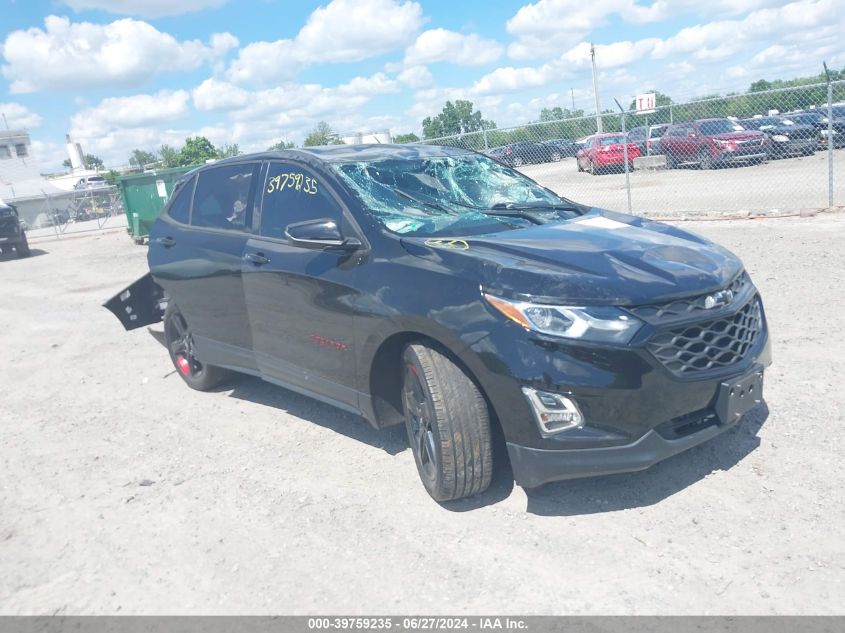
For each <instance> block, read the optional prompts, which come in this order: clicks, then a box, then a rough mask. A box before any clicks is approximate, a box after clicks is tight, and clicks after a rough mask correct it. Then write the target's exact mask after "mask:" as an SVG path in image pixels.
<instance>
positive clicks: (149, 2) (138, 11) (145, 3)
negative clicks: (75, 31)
mask: <svg viewBox="0 0 845 633" xmlns="http://www.w3.org/2000/svg"><path fill="white" fill-rule="evenodd" d="M63 2H64V4H66V5H68V6H69V7H70V8H71V9H73V10H74V11H77V12H79V11H86V10H91V9H96V10H99V11H108V12H109V13H115V14H118V15H138V16H141V17H142V18H159V17H163V16H168V15H181V14H183V13H193V12H194V11H201V10H203V9H209V8H214V7H220V6H223V4H225V2H226V0H63Z"/></svg>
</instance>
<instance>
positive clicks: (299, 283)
mask: <svg viewBox="0 0 845 633" xmlns="http://www.w3.org/2000/svg"><path fill="white" fill-rule="evenodd" d="M258 195H259V197H262V198H263V202H262V204H261V206H260V216H259V217H258V218H257V220H256V222H255V225H256V226H257V227H258V232H259V235H258V236H254V237H251V238H250V239H249V240H248V242H247V244H246V250H245V253H244V260H243V264H242V266H243V268H242V270H243V279H244V290H245V292H246V298H247V305H248V308H249V319H250V324H251V326H252V336H253V346H254V350H255V358H256V362H257V364H258V368H259V370H260V371H261V374H262V375H263V376H264V377H265V378H267V379H269V380H271V381H275V382H279V383H282V384H285V385H287V386H290V387H293V388H295V389H296V388H298V389H304V390H307V391H308V392H311V393H313V394H315V395H318V396H322V397H323V398H324V399H326V400H329V401H331V402H333V403H334V404H340V405H342V406H346V408H349V409H354V410H357V409H358V392H357V391H356V390H355V369H354V368H355V361H354V359H355V335H354V331H353V318H352V317H353V308H354V305H355V299H356V297H357V292H356V291H355V290H354V286H355V284H354V280H355V277H356V275H357V271H358V266H357V260H358V256H357V255H351V256H350V255H348V254H343V253H337V252H331V251H324V250H313V249H308V248H301V247H297V246H292V245H291V244H290V243H289V242H288V240H287V238H286V237H285V228H286V227H287V226H288V225H289V224H293V223H296V222H303V221H306V220H315V219H320V218H329V219H332V220H334V221H335V222H336V223H337V225H338V226H339V227H341V230H343V231H344V234H345V235H347V236H348V235H349V234H350V231H352V232H353V233H354V231H355V229H353V228H352V227H351V225H350V224H349V221H348V219H347V217H346V216H345V215H344V212H343V211H342V207H341V204H340V202H339V201H338V200H337V198H336V197H335V196H334V195H333V194H332V191H331V190H330V188H329V186H328V185H327V184H326V183H325V182H324V180H322V179H321V178H319V177H317V176H316V175H315V174H314V173H313V172H312V171H311V170H309V169H308V168H306V167H304V166H302V165H299V164H297V163H293V162H271V163H270V164H269V165H268V169H267V170H266V176H265V177H264V179H263V187H262V189H261V191H259V193H258ZM354 234H355V235H356V236H357V233H354Z"/></svg>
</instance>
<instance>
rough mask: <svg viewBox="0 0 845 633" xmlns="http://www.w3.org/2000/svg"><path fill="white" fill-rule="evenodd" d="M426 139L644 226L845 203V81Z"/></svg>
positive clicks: (809, 208)
mask: <svg viewBox="0 0 845 633" xmlns="http://www.w3.org/2000/svg"><path fill="white" fill-rule="evenodd" d="M617 105H618V102H617ZM421 142H422V143H426V144H438V145H450V146H454V147H461V148H465V149H470V150H474V151H478V152H483V153H485V154H486V155H488V156H490V157H491V158H493V159H495V160H497V161H499V162H501V163H504V164H505V165H508V166H510V167H513V168H515V169H518V170H520V171H522V172H523V173H525V174H526V175H528V176H530V177H531V178H533V179H534V180H536V181H537V182H539V183H541V184H542V185H545V186H546V187H549V188H550V189H552V190H554V191H555V192H557V193H558V194H560V195H563V196H565V197H567V198H570V199H572V200H575V201H577V202H583V203H585V204H590V205H594V206H600V207H604V208H607V209H613V210H617V211H628V212H631V213H636V214H639V215H646V216H651V217H684V216H692V217H694V216H696V215H699V214H706V215H718V214H724V215H726V216H737V215H753V214H762V213H765V214H782V215H788V214H797V213H802V212H807V211H809V210H815V209H824V208H829V207H835V206H845V81H840V82H830V83H820V84H812V85H805V86H798V87H792V88H784V89H778V90H768V91H760V92H750V93H744V94H735V95H729V96H720V97H713V98H705V99H700V100H696V101H691V102H688V103H673V104H671V105H665V106H660V107H657V108H655V109H654V110H651V111H650V112H647V113H637V112H635V111H633V110H627V111H626V110H624V109H623V108H621V107H620V108H619V109H618V110H617V111H615V112H610V111H608V112H604V113H602V114H601V115H599V116H596V115H590V116H583V117H575V118H568V119H561V120H555V121H542V122H538V123H531V124H528V125H523V126H519V127H514V128H507V129H486V130H480V131H477V132H472V133H467V134H460V135H455V136H448V137H443V138H435V139H427V140H425V141H421Z"/></svg>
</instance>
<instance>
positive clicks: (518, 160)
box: [512, 156, 523, 167]
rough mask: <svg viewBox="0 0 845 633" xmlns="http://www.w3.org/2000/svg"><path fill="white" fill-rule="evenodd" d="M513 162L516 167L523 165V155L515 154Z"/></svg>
mask: <svg viewBox="0 0 845 633" xmlns="http://www.w3.org/2000/svg"><path fill="white" fill-rule="evenodd" d="M512 162H513V166H514V167H522V163H523V160H522V157H520V156H514V158H513V161H512Z"/></svg>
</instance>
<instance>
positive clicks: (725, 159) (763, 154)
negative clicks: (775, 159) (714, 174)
mask: <svg viewBox="0 0 845 633" xmlns="http://www.w3.org/2000/svg"><path fill="white" fill-rule="evenodd" d="M767 156H768V153H767V151H766V149H764V148H762V147H761V149H760V151H757V152H749V153H740V152H722V153H721V154H719V156H718V157H717V158H716V162H717V163H722V164H727V163H742V162H747V161H752V160H765V159H766V158H767Z"/></svg>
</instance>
